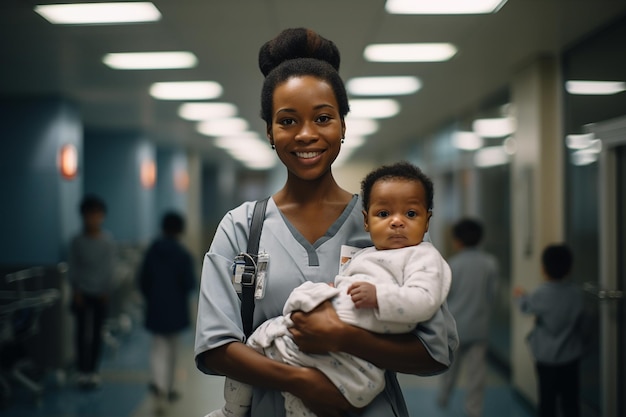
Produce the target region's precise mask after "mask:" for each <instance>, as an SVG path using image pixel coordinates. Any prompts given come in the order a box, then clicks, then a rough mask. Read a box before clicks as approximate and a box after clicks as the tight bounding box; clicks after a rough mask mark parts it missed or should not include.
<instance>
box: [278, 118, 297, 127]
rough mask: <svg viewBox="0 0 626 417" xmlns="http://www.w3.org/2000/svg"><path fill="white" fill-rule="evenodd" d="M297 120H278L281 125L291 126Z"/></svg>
mask: <svg viewBox="0 0 626 417" xmlns="http://www.w3.org/2000/svg"><path fill="white" fill-rule="evenodd" d="M295 122H296V121H295V120H294V119H281V120H279V121H278V124H279V125H283V126H290V125H292V124H294V123H295Z"/></svg>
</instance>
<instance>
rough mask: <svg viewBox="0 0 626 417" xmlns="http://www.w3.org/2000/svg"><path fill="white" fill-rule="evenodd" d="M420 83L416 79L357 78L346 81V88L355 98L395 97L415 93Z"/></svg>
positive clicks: (407, 77)
mask: <svg viewBox="0 0 626 417" xmlns="http://www.w3.org/2000/svg"><path fill="white" fill-rule="evenodd" d="M421 87H422V83H421V82H420V80H419V79H418V78H417V77H413V76H396V77H357V78H352V79H350V80H348V82H347V83H346V88H347V89H348V92H349V93H350V94H352V95H355V96H395V95H407V94H413V93H415V92H417V91H418V90H419V89H420V88H421Z"/></svg>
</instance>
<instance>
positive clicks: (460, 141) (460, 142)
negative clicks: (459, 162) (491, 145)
mask: <svg viewBox="0 0 626 417" xmlns="http://www.w3.org/2000/svg"><path fill="white" fill-rule="evenodd" d="M452 144H453V145H454V147H455V148H457V149H462V150H464V151H475V150H476V149H480V148H482V147H483V144H484V139H483V138H482V137H481V136H478V135H477V134H476V133H474V132H454V134H453V135H452Z"/></svg>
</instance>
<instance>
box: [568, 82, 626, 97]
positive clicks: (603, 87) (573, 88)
mask: <svg viewBox="0 0 626 417" xmlns="http://www.w3.org/2000/svg"><path fill="white" fill-rule="evenodd" d="M565 89H566V90H567V92H568V93H570V94H582V95H611V94H617V93H621V92H622V91H626V82H624V81H567V82H566V83H565Z"/></svg>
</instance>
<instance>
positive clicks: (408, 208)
mask: <svg viewBox="0 0 626 417" xmlns="http://www.w3.org/2000/svg"><path fill="white" fill-rule="evenodd" d="M426 207H427V203H426V190H425V189H424V185H423V184H422V183H421V182H420V181H415V180H406V179H401V178H400V179H397V178H394V179H391V180H379V181H376V183H374V186H373V187H372V191H371V193H370V206H369V210H368V211H367V213H365V212H364V213H363V214H364V216H365V230H366V231H368V232H369V233H370V237H371V238H372V242H374V246H376V249H379V250H384V249H398V248H404V247H407V246H415V245H417V244H419V243H421V242H422V240H423V239H424V234H425V233H426V232H427V231H428V221H429V219H430V215H431V213H430V212H429V211H428V209H427V208H426Z"/></svg>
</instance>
